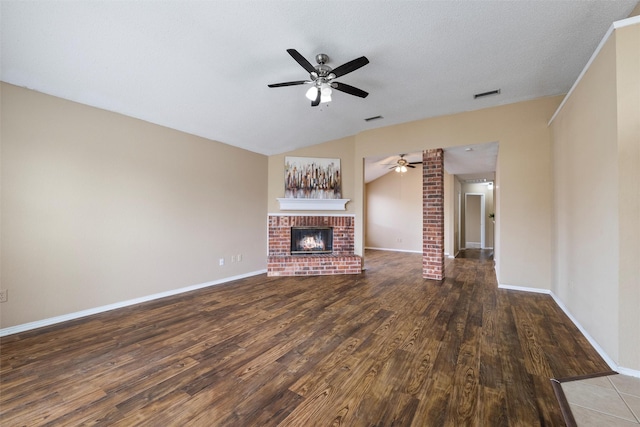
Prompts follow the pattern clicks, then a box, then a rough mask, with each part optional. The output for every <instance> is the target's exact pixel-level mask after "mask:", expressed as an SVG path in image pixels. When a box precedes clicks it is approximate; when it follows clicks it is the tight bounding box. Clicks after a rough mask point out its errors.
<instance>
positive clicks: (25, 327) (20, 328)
mask: <svg viewBox="0 0 640 427" xmlns="http://www.w3.org/2000/svg"><path fill="white" fill-rule="evenodd" d="M266 272H267V270H259V271H254V272H251V273H245V274H240V275H238V276H232V277H225V278H224V279H220V280H214V281H212V282H206V283H200V284H198V285H192V286H187V287H185V288H179V289H172V290H170V291H166V292H160V293H157V294H153V295H147V296H144V297H140V298H134V299H130V300H127V301H121V302H116V303H114V304H108V305H103V306H100V307H95V308H89V309H87V310H82V311H76V312H75V313H69V314H63V315H62V316H56V317H50V318H48V319H42V320H37V321H35V322H29V323H24V324H22V325H16V326H10V327H8V328H3V329H0V337H4V336H7V335H12V334H17V333H19V332H25V331H30V330H32V329H37V328H42V327H44V326H50V325H55V324H56V323H62V322H66V321H69V320H75V319H79V318H81V317H86V316H91V315H92V314H98V313H103V312H105V311H110V310H115V309H117V308H123V307H127V306H130V305H135V304H140V303H143V302H147V301H153V300H155V299H159V298H165V297H170V296H173V295H178V294H182V293H184V292H191V291H195V290H197V289H202V288H207V287H209V286H215V285H221V284H223V283H227V282H232V281H234V280H239V279H244V278H247V277H251V276H257V275H259V274H264V273H266Z"/></svg>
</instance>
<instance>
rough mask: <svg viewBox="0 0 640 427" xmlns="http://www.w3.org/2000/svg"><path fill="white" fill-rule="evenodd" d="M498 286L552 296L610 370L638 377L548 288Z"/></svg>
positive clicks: (637, 372) (639, 374)
mask: <svg viewBox="0 0 640 427" xmlns="http://www.w3.org/2000/svg"><path fill="white" fill-rule="evenodd" d="M498 288H499V289H508V290H512V291H523V292H534V293H538V294H547V295H551V298H553V300H554V301H555V302H556V304H558V307H560V309H561V310H562V311H564V314H566V315H567V317H568V318H569V320H571V322H573V324H574V325H576V328H578V329H579V330H580V332H581V333H582V335H584V337H585V338H586V339H587V341H589V344H591V345H592V346H593V348H594V349H595V350H596V351H597V352H598V354H599V355H600V357H602V358H603V359H604V361H605V362H606V363H607V365H609V367H610V368H611V370H612V371H616V372H618V373H619V374H622V375H628V376H631V377H637V378H640V371H637V370H635V369H629V368H625V367H623V366H618V364H617V363H616V362H614V361H613V359H612V358H611V357H609V355H608V354H607V352H606V351H604V349H603V348H602V347H600V344H598V342H597V341H596V340H595V339H593V337H592V336H591V335H589V333H588V332H587V330H586V329H585V328H583V327H582V325H581V324H580V322H578V319H576V318H575V317H573V314H571V312H570V311H569V309H568V308H567V307H566V306H565V305H564V303H563V302H562V301H561V300H560V299H559V298H558V297H557V296H556V294H554V293H553V292H551V291H550V290H548V289H539V288H528V287H524V286H512V285H503V284H499V285H498Z"/></svg>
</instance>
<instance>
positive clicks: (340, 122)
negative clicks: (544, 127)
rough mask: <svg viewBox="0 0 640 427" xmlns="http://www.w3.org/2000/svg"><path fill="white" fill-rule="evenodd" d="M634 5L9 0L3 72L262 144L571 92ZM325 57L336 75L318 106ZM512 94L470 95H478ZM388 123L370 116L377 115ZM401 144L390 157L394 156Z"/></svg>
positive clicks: (296, 142) (224, 138) (52, 90)
mask: <svg viewBox="0 0 640 427" xmlns="http://www.w3.org/2000/svg"><path fill="white" fill-rule="evenodd" d="M636 4H637V0H617V1H608V0H599V1H586V0H583V1H577V0H576V1H534V0H529V1H328V0H323V1H310V0H309V1H268V0H263V1H241V0H239V1H189V0H173V1H172V0H167V1H133V0H130V1H100V0H94V1H68V0H63V1H60V0H46V1H10V0H2V1H1V11H0V13H1V24H2V25H1V31H2V33H1V37H2V45H1V48H2V51H1V54H2V57H1V62H2V66H1V78H2V80H3V81H5V82H8V83H11V84H14V85H18V86H24V87H27V88H30V89H34V90H37V91H40V92H44V93H47V94H51V95H55V96H58V97H61V98H65V99H69V100H72V101H77V102H80V103H83V104H88V105H92V106H96V107H99V108H103V109H106V110H110V111H115V112H119V113H122V114H126V115H128V116H132V117H137V118H140V119H143V120H146V121H149V122H152V123H157V124H160V125H164V126H167V127H170V128H174V129H178V130H181V131H184V132H188V133H192V134H195V135H199V136H202V137H205V138H209V139H213V140H217V141H220V142H223V143H226V144H230V145H234V146H237V147H241V148H245V149H248V150H251V151H255V152H258V153H262V154H267V155H270V154H276V153H283V152H285V151H288V150H292V149H295V148H300V147H303V146H308V145H313V144H317V143H321V142H324V141H328V140H332V139H337V138H341V137H344V136H348V135H354V134H357V133H358V132H361V131H363V130H366V129H371V128H374V127H381V126H388V125H392V124H397V123H403V122H407V121H412V120H418V119H423V118H426V117H433V116H439V115H444V114H450V113H456V112H460V111H467V110H474V109H479V108H484V107H489V106H494V105H499V104H507V103H512V102H517V101H522V100H526V99H533V98H537V97H540V96H546V95H557V94H562V93H566V92H567V91H568V90H569V88H570V87H571V85H572V83H573V82H574V81H575V79H576V77H577V76H578V74H579V73H580V71H581V70H582V68H583V67H584V66H585V64H586V63H587V61H588V59H589V57H590V56H591V54H592V53H593V52H594V50H595V48H596V46H597V45H598V43H599V42H600V40H601V39H602V37H603V35H604V34H605V32H606V31H607V29H608V28H609V27H610V25H611V23H612V22H613V21H615V20H619V19H622V18H625V17H627V16H628V14H629V13H630V11H631V10H632V9H633V7H634V6H635V5H636ZM288 48H295V49H297V50H298V51H299V52H300V53H301V54H302V55H303V56H305V57H306V58H307V59H308V60H309V61H310V62H312V63H314V64H315V62H314V59H313V58H314V56H315V55H316V54H318V53H326V54H328V55H329V57H330V59H331V61H330V63H329V65H331V66H333V67H334V68H335V67H336V66H338V65H340V64H342V63H345V62H347V61H350V60H352V59H354V58H356V57H359V56H362V55H364V56H366V57H367V58H368V59H369V61H370V64H368V65H366V66H365V67H363V68H361V69H359V70H356V71H354V72H353V73H350V74H347V75H345V76H343V77H341V78H339V79H336V80H338V81H340V82H342V83H346V84H349V85H352V86H356V87H358V88H361V89H363V90H365V91H367V92H369V93H370V95H369V96H368V97H367V98H366V99H361V98H357V97H354V96H350V95H347V94H344V93H340V92H334V96H333V102H331V103H329V104H326V105H325V104H322V105H321V106H320V107H316V108H311V107H310V105H309V104H310V102H309V101H308V100H307V99H306V98H305V96H304V93H305V91H306V89H307V86H291V87H284V88H275V89H272V88H268V87H267V84H269V83H278V82H283V81H290V80H304V79H307V78H308V74H307V73H306V72H305V70H304V69H303V68H302V67H300V66H299V65H298V64H297V63H296V62H295V61H294V60H293V59H292V58H291V57H290V56H289V55H288V54H287V52H286V49H288ZM498 88H499V89H501V94H500V95H496V96H491V97H488V98H484V99H480V100H474V99H473V94H475V93H479V92H486V91H490V90H494V89H498ZM377 115H382V116H383V117H384V119H382V120H376V121H372V122H365V121H364V119H365V118H367V117H372V116H377ZM393 151H394V150H393V149H390V154H392V153H393Z"/></svg>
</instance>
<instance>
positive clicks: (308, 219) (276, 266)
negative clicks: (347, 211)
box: [267, 214, 362, 276]
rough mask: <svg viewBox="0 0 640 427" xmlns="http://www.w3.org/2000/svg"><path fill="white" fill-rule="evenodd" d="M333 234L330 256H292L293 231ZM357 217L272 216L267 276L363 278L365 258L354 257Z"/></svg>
mask: <svg viewBox="0 0 640 427" xmlns="http://www.w3.org/2000/svg"><path fill="white" fill-rule="evenodd" d="M292 227H300V228H303V227H307V228H310V227H316V228H331V229H332V230H333V242H332V243H333V244H332V252H331V253H322V254H295V255H292V254H291V228H292ZM354 229H355V227H354V217H353V216H351V215H343V216H331V215H287V214H282V215H269V257H268V259H267V275H268V276H318V275H329V274H360V273H361V272H362V258H361V257H360V256H358V255H355V254H354V247H355V241H354Z"/></svg>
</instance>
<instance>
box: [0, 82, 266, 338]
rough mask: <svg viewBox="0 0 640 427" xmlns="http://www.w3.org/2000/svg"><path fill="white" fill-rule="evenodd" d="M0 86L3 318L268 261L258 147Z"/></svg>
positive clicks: (10, 322) (130, 294)
mask: <svg viewBox="0 0 640 427" xmlns="http://www.w3.org/2000/svg"><path fill="white" fill-rule="evenodd" d="M1 89H2V93H1V95H2V116H1V120H2V122H1V125H2V130H1V132H2V133H1V138H2V140H1V141H2V142H1V143H2V146H1V153H2V157H1V165H2V169H1V172H2V217H1V218H2V226H1V231H2V244H1V245H2V265H3V267H4V268H3V269H2V285H1V286H2V288H3V289H8V290H9V301H8V302H6V303H3V304H2V306H1V307H0V308H1V317H0V322H1V326H2V328H7V327H10V326H15V325H20V324H24V323H28V322H33V321H40V320H43V319H47V318H51V317H55V316H61V315H66V314H70V313H74V312H78V311H82V310H89V309H93V308H97V307H101V306H105V305H110V304H115V303H120V302H123V301H127V300H130V299H135V298H140V297H145V296H149V295H153V294H157V293H164V292H170V291H172V290H177V289H180V288H184V287H189V286H195V285H199V284H203V283H206V282H210V281H217V280H222V279H225V278H228V277H234V276H238V275H243V274H249V273H252V272H257V271H260V270H263V269H265V268H266V219H267V212H266V206H267V199H266V190H267V185H266V182H265V181H264V177H265V176H267V157H265V156H262V155H259V154H255V153H250V152H248V151H244V150H241V149H238V148H234V147H230V146H228V145H224V144H220V143H217V142H214V141H210V140H206V139H203V138H198V137H195V136H192V135H188V134H185V133H181V132H177V131H174V130H170V129H167V128H164V127H160V126H156V125H153V124H150V123H147V122H143V121H140V120H136V119H132V118H129V117H125V116H122V115H118V114H113V113H110V112H107V111H104V110H99V109H95V108H91V107H87V106H84V105H80V104H76V103H73V102H68V101H65V100H62V99H59V98H55V97H52V96H47V95H44V94H41V93H37V92H33V91H30V90H26V89H22V88H18V87H15V86H11V85H7V84H2V86H1ZM234 254H242V255H243V258H242V261H241V262H238V263H231V262H230V258H231V256H232V255H234ZM222 257H225V258H226V265H225V266H223V267H220V266H219V265H218V259H219V258H222Z"/></svg>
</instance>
